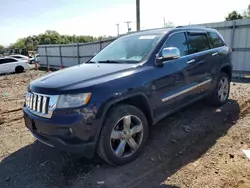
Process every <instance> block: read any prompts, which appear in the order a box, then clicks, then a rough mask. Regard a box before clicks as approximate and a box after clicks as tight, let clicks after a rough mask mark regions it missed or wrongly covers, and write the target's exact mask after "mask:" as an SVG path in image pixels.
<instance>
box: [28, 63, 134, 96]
mask: <svg viewBox="0 0 250 188" xmlns="http://www.w3.org/2000/svg"><path fill="white" fill-rule="evenodd" d="M134 67H136V64H82V65H77V66H73V67H70V68H66V69H63V70H59V71H56V72H53V73H50V74H48V75H46V76H43V77H41V78H39V79H37V80H35V81H33V82H31V84H30V88H31V90H32V91H34V92H41V93H44V94H46V93H47V92H46V91H45V92H44V91H41V90H43V89H47V91H48V90H51V91H52V90H54V91H55V90H58V89H63V90H65V89H66V88H71V89H72V87H73V86H74V85H77V86H79V84H80V87H81V88H84V87H88V86H91V85H95V84H98V83H100V81H101V82H105V81H107V79H106V78H107V77H109V78H110V76H112V78H113V79H114V78H115V77H116V75H114V74H118V75H119V73H120V72H124V71H129V70H131V69H132V68H134ZM118 75H117V76H118ZM118 77H119V76H118ZM95 80H96V82H95Z"/></svg>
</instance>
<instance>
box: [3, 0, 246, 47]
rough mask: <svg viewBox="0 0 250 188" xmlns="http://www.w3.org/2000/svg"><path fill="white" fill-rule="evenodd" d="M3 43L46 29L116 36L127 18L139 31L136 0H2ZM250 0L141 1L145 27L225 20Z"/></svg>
mask: <svg viewBox="0 0 250 188" xmlns="http://www.w3.org/2000/svg"><path fill="white" fill-rule="evenodd" d="M0 2H1V9H0V44H2V45H9V44H10V43H13V42H15V41H16V40H17V39H18V38H21V37H26V36H28V35H34V34H35V35H37V34H40V33H42V32H44V31H46V30H56V31H57V32H59V33H60V34H70V35H72V34H76V35H93V36H99V35H116V34H117V30H116V26H115V24H116V23H120V33H125V32H126V29H127V26H126V24H125V23H124V21H132V24H131V27H132V30H135V20H136V17H135V2H136V0H25V1H20V0H0ZM249 3H250V2H249V0H237V1H235V0H209V1H207V0H206V1H205V0H141V28H142V29H148V28H157V27H162V26H163V23H164V22H163V18H164V17H165V19H166V22H167V21H172V22H174V24H175V25H187V24H189V23H191V24H196V23H206V22H217V21H223V20H224V18H225V16H226V15H227V13H228V12H231V11H232V10H238V11H243V10H244V9H246V8H247V7H248V4H249Z"/></svg>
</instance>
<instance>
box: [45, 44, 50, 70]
mask: <svg viewBox="0 0 250 188" xmlns="http://www.w3.org/2000/svg"><path fill="white" fill-rule="evenodd" d="M45 57H46V61H47V67H48V66H49V61H48V54H47V46H45Z"/></svg>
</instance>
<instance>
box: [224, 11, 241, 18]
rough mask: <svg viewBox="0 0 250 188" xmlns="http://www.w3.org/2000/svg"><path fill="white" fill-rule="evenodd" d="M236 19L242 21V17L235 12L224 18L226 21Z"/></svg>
mask: <svg viewBox="0 0 250 188" xmlns="http://www.w3.org/2000/svg"><path fill="white" fill-rule="evenodd" d="M238 19H243V16H242V15H241V14H239V13H238V12H237V11H235V10H234V11H233V12H231V13H229V14H228V16H227V17H226V21H230V20H238Z"/></svg>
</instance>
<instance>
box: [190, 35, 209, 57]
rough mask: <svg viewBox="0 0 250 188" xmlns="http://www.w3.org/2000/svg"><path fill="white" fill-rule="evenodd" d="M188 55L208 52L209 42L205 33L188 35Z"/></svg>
mask: <svg viewBox="0 0 250 188" xmlns="http://www.w3.org/2000/svg"><path fill="white" fill-rule="evenodd" d="M188 36H189V37H188V38H189V49H190V53H191V54H193V53H198V52H202V51H205V50H209V48H210V47H209V42H208V39H207V36H206V34H205V33H189V34H188Z"/></svg>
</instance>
